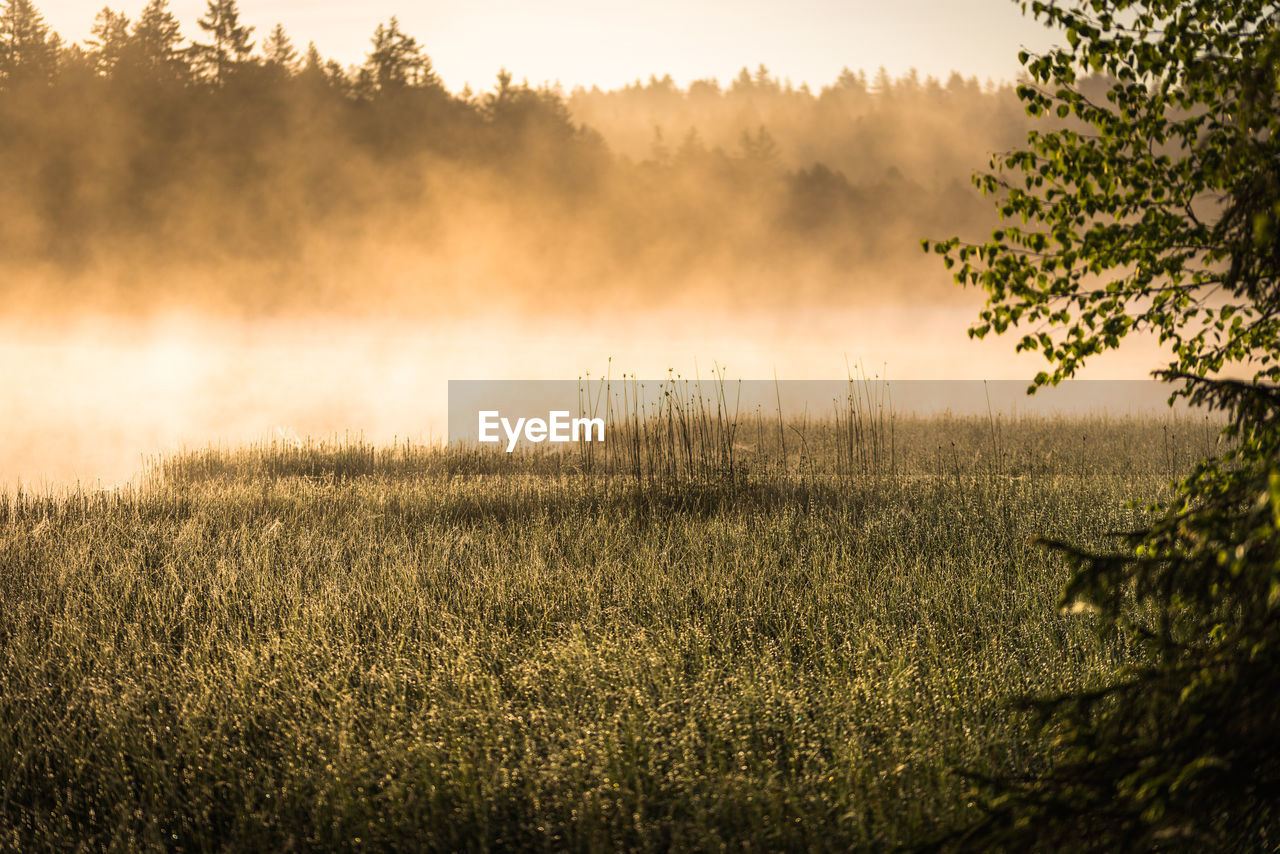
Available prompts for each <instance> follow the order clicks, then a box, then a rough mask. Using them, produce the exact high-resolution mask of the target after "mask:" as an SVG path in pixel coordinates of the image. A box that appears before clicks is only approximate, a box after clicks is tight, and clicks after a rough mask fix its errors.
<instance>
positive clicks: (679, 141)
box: [0, 0, 1025, 311]
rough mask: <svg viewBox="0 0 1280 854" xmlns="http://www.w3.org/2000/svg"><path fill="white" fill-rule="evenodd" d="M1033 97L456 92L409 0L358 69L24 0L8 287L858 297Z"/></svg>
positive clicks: (209, 29) (7, 15) (238, 306)
mask: <svg viewBox="0 0 1280 854" xmlns="http://www.w3.org/2000/svg"><path fill="white" fill-rule="evenodd" d="M1012 101H1013V99H1012V96H1011V94H1010V93H1008V92H1007V91H1006V90H983V89H981V88H979V87H977V86H976V84H973V83H971V82H965V81H961V83H960V84H959V85H956V84H954V81H953V83H951V84H948V86H946V87H941V86H935V85H932V84H931V83H929V84H925V85H920V84H918V81H914V80H913V79H910V78H908V79H904V80H902V81H889V80H888V78H887V76H886V75H883V74H882V75H880V78H878V79H877V80H876V81H874V82H873V83H871V84H867V82H866V80H865V78H864V77H862V76H860V75H855V74H852V73H849V74H846V75H844V76H842V77H841V79H840V80H839V81H837V82H836V83H835V84H834V85H833V86H831V87H828V88H826V89H823V90H822V91H821V92H820V93H818V94H814V93H811V92H809V91H808V90H807V89H805V88H803V87H802V88H800V89H796V88H793V87H790V86H788V85H784V84H782V83H780V82H779V81H777V80H775V79H773V78H772V77H770V76H769V75H768V73H767V71H765V70H763V69H761V70H759V71H758V72H757V73H756V74H754V75H751V74H746V75H744V76H743V77H742V78H740V79H739V80H737V81H735V82H734V83H733V84H732V85H731V86H730V87H728V88H725V89H721V88H720V87H719V86H718V85H717V84H714V83H712V82H706V81H703V82H701V83H698V84H694V85H693V86H691V87H689V89H688V90H681V89H679V88H678V87H675V86H674V84H672V83H671V82H670V80H669V79H663V80H657V79H655V80H654V81H652V82H651V83H650V84H648V85H642V86H636V87H629V88H626V89H623V90H620V91H617V92H600V91H599V90H589V91H588V90H577V91H575V92H573V93H572V94H571V95H570V96H568V97H566V96H565V95H564V94H563V93H562V92H561V91H559V90H558V89H556V88H553V87H548V86H541V87H533V86H530V85H528V84H527V83H517V82H515V80H514V78H513V77H512V75H511V74H509V73H507V72H505V71H504V72H502V73H500V74H499V76H498V81H497V85H496V86H494V87H493V88H492V89H491V90H490V91H487V92H483V93H474V92H471V91H469V90H463V91H461V92H457V93H454V92H450V91H449V90H448V89H447V88H446V87H445V86H444V85H443V84H442V82H441V81H440V78H439V77H438V75H437V74H436V73H435V70H434V69H433V67H432V64H431V61H430V59H429V57H428V55H427V53H426V52H425V50H424V48H423V46H422V45H421V44H420V43H419V42H418V41H417V40H416V39H415V38H413V37H412V36H410V35H408V34H407V33H405V32H404V31H403V30H402V29H401V28H400V25H399V24H398V22H397V21H396V20H395V19H394V18H392V19H391V20H390V21H389V22H387V23H385V24H382V25H379V26H378V27H377V29H376V30H375V32H374V33H373V36H372V40H371V45H370V50H369V52H368V54H367V57H366V59H365V61H364V62H363V63H362V64H360V65H358V66H348V67H343V66H341V65H340V64H338V63H337V62H335V61H333V60H328V59H325V58H324V57H323V56H322V55H321V54H320V52H319V51H318V50H317V49H316V47H315V45H314V44H311V45H308V46H307V47H305V48H303V47H300V46H298V45H295V44H294V43H293V41H292V40H291V39H290V37H289V35H288V33H287V32H286V30H285V29H284V27H283V26H281V25H277V26H276V27H275V28H274V29H272V30H271V31H270V32H269V33H265V34H259V33H255V32H253V30H252V28H250V27H247V26H245V25H244V24H243V23H242V21H241V20H240V13H239V10H238V8H237V5H236V2H235V0H209V3H208V7H207V9H206V12H205V14H204V16H203V17H202V18H201V19H200V20H199V21H198V31H197V32H196V33H194V34H193V35H191V36H190V37H189V38H188V36H187V35H186V34H184V33H183V32H182V29H181V27H180V25H179V22H178V21H177V19H176V18H175V17H174V15H173V13H172V12H171V10H170V9H169V7H168V5H167V3H166V0H150V2H149V3H148V5H147V6H146V7H145V8H144V9H143V10H142V11H141V12H140V13H138V14H137V15H136V17H132V18H131V17H128V16H127V15H126V14H124V13H122V12H116V11H113V10H110V9H104V10H103V11H102V12H101V13H100V14H99V15H98V17H97V19H96V21H95V23H94V27H93V31H92V37H91V38H90V39H89V40H88V41H86V42H85V43H84V44H69V43H65V42H64V41H62V40H61V39H60V38H59V37H58V36H57V35H56V34H55V33H53V32H52V31H51V30H50V29H49V27H48V26H47V25H46V24H45V22H44V20H43V18H42V17H41V15H40V13H39V11H38V10H37V9H36V8H35V7H34V6H33V5H32V3H31V2H30V0H5V2H4V4H3V7H2V13H0V196H3V198H4V199H5V204H4V205H3V206H0V251H3V253H4V255H5V257H6V258H8V259H9V271H10V273H11V274H12V273H15V272H21V273H22V275H10V276H8V277H6V279H5V280H4V281H3V282H2V283H0V289H3V291H4V295H5V296H7V297H9V298H10V302H11V304H13V303H20V302H22V301H23V300H27V299H29V300H33V301H35V302H39V303H48V302H49V301H50V300H55V301H64V302H65V301H68V300H74V301H76V302H78V303H84V302H89V303H93V302H103V303H105V304H109V305H112V306H124V307H131V306H135V305H143V306H150V305H156V304H168V303H180V304H184V305H186V304H190V303H192V302H196V303H202V304H208V305H223V306H227V307H230V308H231V309H233V310H248V311H259V310H264V309H269V308H272V307H292V306H296V305H298V304H306V305H310V306H316V307H345V306H350V305H352V304H358V305H364V306H369V307H372V308H375V309H377V308H383V307H388V306H391V307H395V308H397V309H403V308H416V307H421V308H427V307H430V308H432V309H435V310H447V309H448V308H450V307H451V306H455V305H462V304H471V303H474V302H475V301H476V300H477V299H485V300H494V299H498V300H511V299H516V300H520V301H533V302H536V303H538V304H543V305H551V304H555V303H558V302H560V301H562V300H565V299H568V300H573V301H578V300H581V299H582V298H583V296H584V294H587V293H590V294H592V295H600V296H607V297H609V298H610V299H611V300H619V299H621V300H624V301H625V300H631V301H634V302H641V301H645V300H649V299H653V298H664V297H668V296H673V295H684V296H690V295H694V296H696V295H698V294H703V293H705V294H712V293H713V292H714V295H715V297H716V298H721V297H722V296H723V294H724V293H725V292H729V293H731V294H732V296H733V298H734V299H735V300H737V299H756V298H771V297H779V298H788V299H789V298H794V296H795V294H796V293H798V292H802V291H803V292H811V293H815V294H837V293H846V294H855V293H861V296H862V297H865V296H866V293H867V292H868V289H874V291H882V290H883V289H884V288H885V287H886V284H885V283H886V282H889V281H890V280H891V279H893V278H894V276H893V275H890V273H891V272H901V270H903V269H906V268H909V267H911V265H912V264H913V263H914V262H915V261H916V260H917V259H916V250H915V246H916V241H917V240H918V238H919V237H921V236H923V235H925V234H932V233H951V232H956V231H961V232H964V231H967V230H971V231H973V232H974V233H975V234H980V233H981V232H982V231H983V230H984V229H985V227H986V224H987V222H988V221H989V219H990V214H989V213H988V212H987V209H986V206H985V205H983V204H982V202H981V199H980V198H979V197H978V196H977V194H976V192H975V191H973V190H972V188H971V187H970V186H969V184H968V181H967V175H968V172H969V170H970V169H971V168H972V167H973V166H975V165H980V163H981V162H983V160H984V159H985V154H986V151H989V150H991V148H995V147H999V146H998V145H997V144H996V143H1004V144H1006V145H1007V144H1012V143H1014V142H1016V141H1017V140H1018V139H1019V138H1020V135H1021V134H1023V133H1024V132H1025V123H1024V122H1025V120H1024V119H1022V118H1021V117H1020V116H1017V115H1015V114H1014V112H1012V111H1011V110H1010V102H1012ZM993 116H996V117H998V121H995V120H993V118H992V117H993ZM966 134H967V136H966ZM1005 136H1010V137H1013V138H1012V139H1010V140H1008V141H1006V140H1005V139H1004V137H1005ZM642 137H643V139H644V141H643V148H638V145H639V144H640V143H638V142H637V140H639V139H641V138H642ZM960 139H968V140H969V143H968V146H969V148H972V149H974V151H975V152H976V151H977V150H978V149H983V150H982V151H981V152H980V155H981V156H979V157H978V158H977V159H976V160H971V159H970V158H969V152H968V149H967V148H965V146H964V145H959V144H958V143H959V140H960ZM957 152H961V153H957ZM979 226H981V227H979ZM903 265H906V267H903ZM891 268H892V269H891ZM877 270H879V271H880V273H876V272H875V271H877ZM898 278H900V279H904V280H905V279H910V278H911V276H910V275H906V274H904V275H901V276H899V277H898ZM935 278H937V277H936V276H935ZM860 282H861V286H860V285H859V283H860ZM784 285H785V286H784ZM860 287H862V288H863V289H864V290H862V291H861V292H860V291H859V288H860Z"/></svg>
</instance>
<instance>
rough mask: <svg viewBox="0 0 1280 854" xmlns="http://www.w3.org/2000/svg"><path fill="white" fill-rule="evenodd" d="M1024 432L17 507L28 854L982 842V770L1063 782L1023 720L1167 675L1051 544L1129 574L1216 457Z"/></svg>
mask: <svg viewBox="0 0 1280 854" xmlns="http://www.w3.org/2000/svg"><path fill="white" fill-rule="evenodd" d="M997 427H998V429H997V430H996V431H994V432H993V425H992V423H991V421H990V420H989V419H986V418H983V419H949V420H937V421H928V422H926V421H911V420H910V419H904V420H902V421H901V423H899V424H898V425H897V427H896V429H895V435H896V437H897V438H896V442H897V443H899V444H898V449H897V450H896V451H895V452H894V454H895V458H896V463H895V465H894V466H892V467H891V466H890V465H889V463H888V459H887V454H888V450H887V447H888V446H887V445H885V444H881V445H879V446H878V447H880V448H881V449H882V450H875V447H877V446H876V445H875V444H874V443H871V444H867V443H866V441H865V440H866V434H864V437H863V441H864V445H863V453H862V455H861V456H860V455H859V453H858V452H857V450H856V449H853V448H850V447H848V446H846V447H845V450H844V451H843V452H841V451H839V450H838V449H839V447H840V443H841V442H842V441H844V440H843V439H842V438H841V435H847V434H840V433H839V431H836V433H834V434H833V432H832V429H831V425H830V424H829V423H828V424H826V425H823V424H817V425H812V424H811V425H808V426H807V428H806V434H807V436H808V443H809V444H810V445H811V446H812V447H815V448H819V447H820V448H826V449H828V450H826V451H824V452H822V453H821V454H816V455H815V457H816V459H811V460H810V461H809V463H807V464H806V463H805V462H804V461H803V460H802V458H801V451H800V450H799V449H797V448H796V447H795V446H794V444H793V446H792V448H791V450H790V451H789V452H788V453H789V457H788V459H787V463H786V465H783V464H782V463H781V461H780V459H779V456H778V454H777V448H776V446H772V445H771V446H769V447H768V448H767V449H757V448H754V447H751V446H749V445H747V446H744V447H743V448H740V449H739V451H738V453H739V458H738V461H737V466H738V468H737V469H736V471H735V473H734V474H733V475H732V476H730V475H729V474H728V473H727V472H726V471H724V470H720V471H716V470H714V468H712V469H707V470H705V471H701V472H696V471H693V472H681V473H678V474H675V475H672V477H673V478H676V479H675V480H662V479H656V478H649V477H641V478H637V477H635V476H634V474H628V473H627V472H626V471H625V470H623V471H616V470H614V471H608V470H605V467H603V466H601V467H600V468H598V469H597V471H596V472H595V473H594V474H590V475H588V474H587V473H586V472H584V471H583V470H582V466H581V463H582V460H581V459H580V458H577V457H575V456H574V454H568V455H565V456H561V457H556V456H552V455H543V456H527V455H516V456H515V457H507V456H506V455H505V454H496V455H489V454H486V455H477V454H466V453H456V454H454V453H444V452H441V451H438V450H432V449H425V448H419V447H415V446H404V445H402V446H399V447H395V448H373V447H370V446H366V445H362V444H360V443H358V442H347V443H337V444H329V445H304V446H280V445H278V446H274V447H272V446H267V447H261V448H252V449H243V450H232V451H207V452H199V453H192V454H188V455H185V456H181V457H177V458H172V459H167V460H163V461H159V462H158V463H157V465H156V466H155V468H154V471H153V472H152V474H151V476H150V477H149V478H148V479H147V480H146V481H145V483H144V484H143V485H141V486H139V487H137V488H134V489H127V490H121V491H116V492H109V493H71V494H64V495H56V496H54V495H32V494H19V495H14V494H9V495H7V496H5V497H3V498H2V499H0V601H2V602H3V603H4V607H3V609H0V643H2V645H3V648H4V650H5V654H4V656H3V659H2V660H0V847H3V848H6V849H16V850H24V851H35V850H75V849H78V848H81V847H87V848H91V849H97V848H125V849H136V848H172V849H182V850H214V849H222V848H233V849H245V848H252V849H259V850H267V849H275V850H291V849H295V850H296V849H298V848H316V849H319V848H325V849H328V848H340V849H357V848H374V849H400V850H419V849H422V848H426V849H430V850H481V849H486V848H524V849H543V850H547V849H563V848H569V849H576V850H582V849H596V850H599V849H643V850H662V849H667V848H679V849H695V848H696V849H721V848H743V847H748V848H753V849H779V848H782V849H787V848H790V849H794V848H805V849H813V850H847V849H848V848H849V847H862V848H868V847H869V848H880V849H883V848H889V847H893V846H896V845H903V844H905V845H918V844H922V843H925V842H928V841H930V840H932V839H934V838H936V837H937V835H938V834H939V833H941V832H944V831H945V830H946V829H948V828H954V827H957V826H966V825H967V824H969V823H971V822H972V821H973V819H974V816H975V814H976V813H977V811H978V809H979V806H980V804H979V803H978V802H976V801H975V799H974V785H973V780H971V779H968V778H967V777H966V776H965V774H966V773H968V772H973V773H977V774H981V775H993V774H1021V773H1027V772H1030V771H1034V770H1036V769H1040V768H1043V767H1045V765H1046V763H1047V762H1048V761H1049V760H1050V759H1052V758H1053V753H1054V750H1055V748H1054V746H1053V744H1052V743H1050V742H1048V741H1045V740H1040V739H1039V737H1038V736H1036V735H1035V734H1034V730H1032V729H1031V728H1030V727H1028V726H1027V722H1026V721H1025V720H1024V719H1023V717H1022V716H1021V715H1020V714H1019V713H1017V712H1015V711H1014V710H1013V709H1012V708H1011V707H1010V705H1009V704H1008V701H1009V700H1010V699H1011V698H1015V697H1017V696H1021V695H1023V694H1025V693H1027V692H1040V691H1053V692H1057V691H1063V690H1084V689H1087V688H1089V687H1091V686H1093V685H1096V684H1099V683H1100V682H1101V681H1102V680H1105V679H1106V678H1107V677H1108V676H1109V675H1110V674H1112V673H1114V672H1115V670H1116V668H1117V667H1119V666H1121V665H1122V664H1124V663H1126V662H1131V661H1133V660H1135V658H1134V656H1135V655H1136V652H1135V650H1134V649H1131V648H1129V647H1127V646H1125V645H1124V644H1123V643H1122V642H1121V641H1119V640H1118V638H1117V637H1112V638H1110V639H1107V638H1100V637H1099V636H1097V635H1096V634H1095V633H1093V632H1092V631H1091V626H1090V622H1089V618H1088V616H1087V615H1083V616H1082V615H1066V614H1061V613H1059V612H1058V611H1057V610H1056V608H1055V603H1056V602H1057V601H1058V596H1059V593H1060V592H1061V589H1062V585H1063V583H1064V582H1065V580H1066V579H1067V567H1066V565H1065V562H1064V561H1063V560H1062V559H1061V558H1060V557H1059V556H1056V555H1054V554H1052V553H1049V552H1046V551H1044V550H1043V549H1040V548H1037V547H1035V546H1034V545H1033V544H1032V543H1031V542H1029V538H1031V537H1032V536H1033V535H1046V534H1047V535H1050V536H1055V537H1059V538H1070V539H1072V540H1074V541H1076V542H1084V543H1090V544H1093V545H1096V546H1100V547H1101V546H1105V545H1106V544H1107V543H1109V542H1112V540H1110V539H1109V538H1108V537H1106V536H1105V535H1104V534H1103V533H1102V532H1108V531H1117V530H1129V529H1132V528H1133V527H1134V526H1135V525H1136V524H1138V523H1139V522H1140V521H1141V520H1142V519H1143V518H1144V514H1143V512H1142V511H1140V510H1136V509H1131V508H1129V507H1127V505H1126V502H1128V501H1129V500H1131V499H1134V498H1136V497H1142V496H1150V495H1153V494H1156V493H1157V492H1158V490H1159V489H1160V485H1161V484H1163V483H1165V482H1166V481H1167V480H1168V477H1169V466H1170V465H1174V466H1176V467H1179V468H1182V467H1185V466H1186V465H1187V464H1188V463H1189V461H1190V460H1192V459H1195V458H1198V457H1199V456H1202V455H1203V454H1204V453H1205V449H1204V442H1205V441H1206V436H1207V437H1209V441H1212V437H1213V432H1212V431H1207V430H1206V427H1205V425H1204V424H1203V423H1201V422H1199V421H1174V422H1106V421H1101V420H1092V421H1056V422H1050V421H1024V422H1017V423H1013V424H1004V425H997ZM789 432H791V434H792V435H793V436H794V435H795V431H789ZM824 436H825V438H823V437H824ZM646 453H650V452H646ZM939 455H941V456H939ZM841 457H842V458H844V459H848V460H858V459H862V460H864V461H866V465H865V467H858V466H855V467H852V468H850V467H848V466H842V465H841V464H838V463H837V459H838V458H841ZM997 458H998V459H999V462H997ZM940 460H944V461H945V463H943V462H940ZM622 468H623V469H625V468H626V466H625V465H623V466H622Z"/></svg>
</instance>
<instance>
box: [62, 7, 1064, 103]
mask: <svg viewBox="0 0 1280 854" xmlns="http://www.w3.org/2000/svg"><path fill="white" fill-rule="evenodd" d="M103 3H104V0H44V2H40V0H37V6H38V7H39V8H40V9H41V11H42V12H43V13H44V15H45V18H46V19H47V20H48V21H49V23H50V24H51V25H52V26H53V27H54V29H56V30H57V31H58V32H59V33H60V34H61V35H62V36H63V37H64V38H67V39H71V40H75V41H79V40H82V39H84V38H87V37H88V34H89V29H90V27H91V25H92V21H93V18H94V16H95V15H96V14H97V13H98V11H99V10H100V9H101V8H102V6H103ZM144 3H145V0H126V2H124V3H123V4H119V3H118V2H110V3H108V5H111V6H112V7H113V8H116V9H117V10H118V11H123V12H124V13H126V14H127V15H129V16H130V18H133V17H135V16H136V15H137V13H138V12H139V11H140V9H141V8H142V6H143V5H144ZM170 3H171V5H172V7H173V9H174V11H175V13H176V14H177V16H178V18H179V20H180V21H181V22H182V25H183V34H184V35H185V36H187V37H188V38H190V37H191V36H193V35H199V34H201V32H200V31H199V30H198V28H197V27H196V24H195V22H196V20H197V19H198V18H199V17H200V16H201V14H203V11H204V9H205V6H206V3H205V0H170ZM241 11H242V16H243V19H244V20H245V22H247V23H249V24H252V25H254V26H256V27H257V29H256V31H255V32H254V36H255V37H261V36H262V35H264V34H265V33H266V31H267V30H269V29H270V27H271V26H273V25H274V24H275V23H276V22H277V21H280V22H283V23H284V25H285V27H286V28H287V29H288V31H289V33H290V35H291V36H292V37H293V39H294V41H295V42H297V43H298V44H299V45H300V46H302V47H305V45H306V43H307V42H308V41H314V42H315V43H316V45H317V47H319V49H320V51H321V53H323V54H324V55H326V56H328V57H332V58H334V59H337V60H339V61H341V62H342V63H344V64H346V63H352V62H360V61H362V60H363V59H364V55H365V53H366V52H367V50H368V44H369V36H370V34H371V33H372V32H373V28H374V27H375V26H376V25H377V24H378V23H379V22H380V21H384V20H386V19H387V18H389V17H390V16H391V15H397V16H398V17H399V19H400V22H401V24H402V25H403V28H404V29H405V30H406V31H407V32H408V33H409V34H410V35H413V36H415V37H416V38H417V39H418V40H419V42H420V43H422V44H423V46H424V47H425V48H426V50H427V53H428V55H429V56H430V57H431V59H432V61H433V62H434V63H435V66H436V70H437V71H438V72H439V73H440V75H441V76H442V77H443V78H444V81H445V83H446V84H447V85H448V86H449V87H450V88H451V89H454V90H457V89H459V88H461V87H462V85H463V84H464V83H470V84H471V86H472V88H473V89H488V88H489V87H490V86H491V85H492V81H493V80H494V78H495V76H496V74H497V72H498V70H499V68H501V67H502V66H506V67H508V68H509V69H511V71H512V72H513V73H514V74H515V75H516V77H517V79H520V78H527V79H528V80H529V81H530V82H531V83H543V82H560V83H562V84H563V85H564V86H566V87H572V86H574V85H577V84H582V85H586V86H590V85H592V84H596V85H599V86H601V87H603V88H612V87H616V86H619V85H622V84H625V83H628V82H631V81H633V80H636V79H637V78H645V79H647V78H648V76H649V75H650V74H654V73H657V74H659V75H661V74H664V73H669V74H671V75H672V76H673V77H674V78H675V79H676V80H677V82H679V83H681V84H687V83H688V82H689V81H690V80H693V79H696V78H699V77H712V76H714V77H718V78H719V79H720V80H721V82H726V81H727V80H729V79H730V78H731V77H732V76H733V75H734V74H736V72H737V71H738V69H740V68H741V67H743V66H744V65H749V66H751V67H753V68H754V67H755V66H756V65H757V64H758V63H761V62H763V63H765V64H766V65H767V66H768V67H769V68H770V69H772V70H773V71H774V73H775V74H777V75H778V76H779V77H784V78H790V79H791V80H792V81H793V82H795V83H796V84H799V83H801V82H808V83H809V84H811V85H813V86H821V85H823V84H826V83H829V82H831V81H832V80H833V79H834V78H835V77H836V75H837V74H838V73H839V71H840V69H841V67H843V66H846V65H847V66H849V67H851V68H855V69H857V68H861V69H865V70H866V71H867V72H868V73H870V72H873V71H874V70H875V69H876V68H878V67H879V66H881V65H883V66H885V68H887V69H888V70H889V72H890V73H892V74H893V75H894V76H898V75H900V74H903V73H905V72H906V71H907V70H908V69H910V68H912V67H915V68H916V69H918V70H919V72H920V74H921V75H922V76H923V75H927V74H933V75H935V76H937V77H939V78H945V76H946V75H947V74H949V73H950V72H951V71H952V70H957V71H960V72H961V73H962V74H964V75H965V76H970V75H976V76H977V77H978V78H979V79H982V80H985V79H986V78H988V77H989V78H992V79H996V80H1000V79H1004V80H1012V79H1013V78H1014V77H1015V76H1016V75H1017V73H1018V71H1019V66H1018V62H1017V53H1018V50H1019V48H1020V47H1022V46H1026V47H1028V48H1030V49H1032V50H1043V49H1044V48H1045V47H1047V46H1048V45H1049V44H1051V43H1052V42H1053V41H1055V40H1056V34H1054V33H1051V32H1050V31H1049V30H1047V29H1046V28H1045V27H1044V26H1043V25H1042V24H1039V23H1037V22H1035V21H1033V20H1031V19H1030V18H1024V17H1023V16H1022V13H1021V11H1020V9H1019V7H1018V5H1017V3H1015V2H1012V0H791V2H788V3H781V2H766V0H644V2H631V3H610V2H602V1H601V0H542V1H541V2H538V0H523V2H518V1H517V0H433V2H421V0H368V2H362V3H354V2H337V0H323V2H304V0H243V2H242V3H241Z"/></svg>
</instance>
